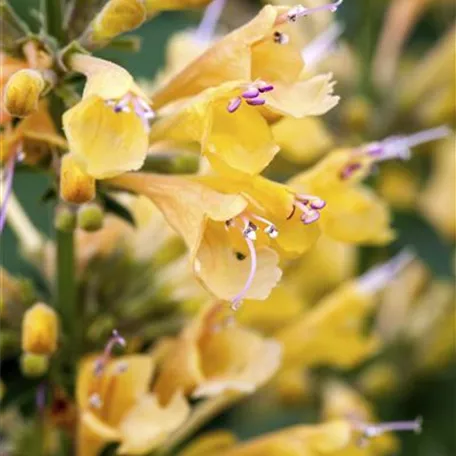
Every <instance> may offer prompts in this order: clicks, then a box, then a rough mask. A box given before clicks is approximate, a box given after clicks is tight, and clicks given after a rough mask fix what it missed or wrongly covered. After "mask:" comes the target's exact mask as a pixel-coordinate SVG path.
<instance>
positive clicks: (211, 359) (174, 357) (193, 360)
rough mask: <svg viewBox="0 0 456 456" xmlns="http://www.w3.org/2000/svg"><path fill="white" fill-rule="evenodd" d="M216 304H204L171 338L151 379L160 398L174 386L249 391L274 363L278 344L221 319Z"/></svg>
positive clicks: (194, 391) (191, 390) (200, 391)
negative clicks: (191, 320) (157, 370)
mask: <svg viewBox="0 0 456 456" xmlns="http://www.w3.org/2000/svg"><path fill="white" fill-rule="evenodd" d="M222 310H223V305H222V304H219V303H217V304H214V305H213V306H211V307H209V308H208V309H206V311H204V312H203V313H202V314H201V315H200V316H199V317H198V318H197V319H196V320H195V321H194V322H193V323H192V324H191V325H190V326H189V327H187V328H185V329H184V330H183V332H182V333H181V335H180V336H179V338H178V339H176V340H175V341H174V342H172V345H171V347H170V348H169V350H168V352H167V353H166V355H165V358H164V360H163V364H162V366H161V368H160V372H159V375H158V378H157V380H156V383H155V385H154V392H155V393H156V394H157V395H158V396H159V397H160V401H161V402H162V403H167V402H168V401H169V400H170V398H171V397H173V395H174V394H175V392H176V391H180V390H183V391H184V392H185V393H186V394H188V395H190V396H191V397H193V398H201V397H214V396H218V395H220V394H223V393H227V392H237V393H241V394H246V393H252V392H254V391H255V390H256V389H257V388H259V387H260V386H261V385H263V384H264V383H266V382H267V381H268V380H269V379H270V378H271V377H272V375H273V374H274V373H275V371H276V370H277V369H278V367H279V363H280V359H281V347H280V344H278V343H277V342H276V341H273V340H271V339H264V338H262V337H261V336H260V335H259V334H257V333H255V332H253V331H251V330H248V329H245V328H242V327H239V326H236V325H234V324H233V325H227V324H226V321H223V319H222V318H221V311H222Z"/></svg>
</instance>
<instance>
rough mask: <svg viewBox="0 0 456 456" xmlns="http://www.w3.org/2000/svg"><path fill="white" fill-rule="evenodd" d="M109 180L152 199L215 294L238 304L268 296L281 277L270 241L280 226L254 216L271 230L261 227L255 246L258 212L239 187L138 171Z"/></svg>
mask: <svg viewBox="0 0 456 456" xmlns="http://www.w3.org/2000/svg"><path fill="white" fill-rule="evenodd" d="M200 179H201V180H200ZM110 182H111V183H112V184H113V185H114V186H117V187H120V188H122V189H125V190H129V191H134V192H136V193H139V194H143V195H145V196H147V197H148V198H150V199H151V200H152V202H153V203H154V204H155V205H156V206H157V207H158V208H159V209H160V211H161V212H162V213H163V215H164V216H165V218H166V219H167V221H168V223H169V224H170V226H171V227H172V228H173V229H174V230H176V231H177V232H178V233H179V234H180V235H181V236H182V238H183V240H184V241H185V243H186V245H187V247H188V248H189V251H190V259H191V262H192V264H193V267H194V271H195V274H196V276H197V277H198V278H199V279H200V280H201V282H202V283H203V285H204V286H205V287H206V288H207V289H208V290H209V291H210V292H211V293H212V294H213V295H215V296H216V297H218V298H220V299H224V300H231V302H232V303H233V306H234V307H237V306H238V305H239V303H240V302H241V301H242V300H243V299H265V298H266V297H267V296H268V295H269V293H270V291H271V289H272V288H273V287H274V286H275V285H276V284H277V282H278V280H279V279H280V277H281V271H280V269H279V268H278V267H277V264H278V260H279V257H278V255H277V253H276V252H275V251H274V250H272V249H271V248H269V247H268V245H267V239H268V238H269V237H274V236H275V235H276V228H274V226H273V225H269V224H268V221H263V220H262V217H259V216H256V219H258V220H259V221H258V222H257V223H258V226H261V227H264V229H265V230H266V231H269V233H268V232H265V233H263V232H261V234H260V231H259V236H260V238H261V241H260V242H259V244H258V245H255V242H254V241H255V238H256V233H255V231H256V225H254V223H255V220H256V219H254V218H253V214H255V211H254V210H253V212H252V211H251V210H250V209H249V204H248V201H247V200H246V198H245V197H243V196H242V195H240V194H238V193H239V192H233V193H231V194H230V193H227V194H224V193H221V192H220V191H218V189H213V188H211V186H210V185H206V184H205V182H204V178H198V177H186V178H184V177H174V176H160V175H154V174H140V173H139V174H138V173H136V174H126V175H124V176H120V177H117V178H115V179H112V180H111V181H110ZM249 217H250V218H249ZM247 258H248V259H247ZM244 260H246V261H244ZM240 284H241V285H240ZM242 284H245V285H244V287H243V288H242V289H241V287H242Z"/></svg>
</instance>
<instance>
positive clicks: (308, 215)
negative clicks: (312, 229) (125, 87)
mask: <svg viewBox="0 0 456 456" xmlns="http://www.w3.org/2000/svg"><path fill="white" fill-rule="evenodd" d="M319 219H320V212H318V211H307V212H305V213H304V214H302V215H301V221H302V222H303V223H304V225H310V224H311V223H314V222H316V221H317V220H319Z"/></svg>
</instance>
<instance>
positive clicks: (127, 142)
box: [63, 96, 148, 179]
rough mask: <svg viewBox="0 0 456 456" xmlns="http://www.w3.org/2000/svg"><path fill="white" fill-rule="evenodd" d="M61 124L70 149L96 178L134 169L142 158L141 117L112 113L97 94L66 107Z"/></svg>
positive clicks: (144, 149)
mask: <svg viewBox="0 0 456 456" xmlns="http://www.w3.org/2000/svg"><path fill="white" fill-rule="evenodd" d="M63 127H64V130H65V134H66V136H67V138H68V142H69V146H70V149H71V151H72V152H73V154H74V155H75V156H77V157H78V159H80V161H81V163H82V164H83V165H84V167H85V171H86V172H87V174H89V175H91V176H92V177H95V178H96V179H104V178H107V177H112V176H115V175H117V174H121V173H124V172H126V171H132V170H137V169H139V168H140V167H141V166H142V164H143V162H144V159H145V157H146V153H147V148H148V135H147V132H146V130H145V129H144V126H143V124H142V122H141V120H140V119H139V118H138V117H137V116H136V115H135V114H134V113H132V112H129V113H127V112H119V113H116V112H114V110H113V109H112V107H110V106H107V105H106V104H105V102H104V101H103V99H101V98H99V97H97V96H92V97H89V98H86V99H84V100H82V101H81V102H80V103H78V104H77V105H75V106H74V107H73V108H71V109H70V110H68V111H67V112H66V113H65V114H64V115H63Z"/></svg>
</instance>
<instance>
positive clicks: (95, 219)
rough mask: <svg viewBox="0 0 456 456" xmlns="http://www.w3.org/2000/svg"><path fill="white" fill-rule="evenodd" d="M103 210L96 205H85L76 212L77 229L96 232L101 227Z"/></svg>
mask: <svg viewBox="0 0 456 456" xmlns="http://www.w3.org/2000/svg"><path fill="white" fill-rule="evenodd" d="M103 218H104V214H103V210H102V209H101V207H100V206H98V205H97V204H85V205H84V206H82V207H81V208H80V209H79V211H78V216H77V219H78V228H81V229H83V230H85V231H97V230H99V229H100V228H102V227H103Z"/></svg>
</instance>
